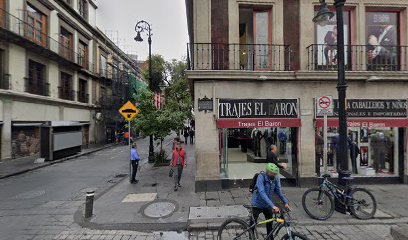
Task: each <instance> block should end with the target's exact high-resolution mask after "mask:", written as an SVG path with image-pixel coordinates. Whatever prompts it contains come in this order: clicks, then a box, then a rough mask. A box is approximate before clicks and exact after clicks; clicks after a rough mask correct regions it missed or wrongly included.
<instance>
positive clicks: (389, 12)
mask: <svg viewBox="0 0 408 240" xmlns="http://www.w3.org/2000/svg"><path fill="white" fill-rule="evenodd" d="M329 2H330V1H329ZM319 5H320V4H319V1H313V0H276V1H275V0H274V1H270V0H263V1H258V0H248V1H239V0H192V1H186V9H187V18H188V27H189V35H190V43H189V44H188V60H189V66H190V69H189V71H188V73H187V74H188V78H189V80H190V82H191V85H192V88H193V95H194V96H193V97H194V104H195V105H194V106H195V107H194V109H195V120H196V121H195V126H196V159H197V172H196V191H202V190H209V189H220V188H226V187H230V186H234V184H239V183H240V182H243V183H245V182H246V181H245V180H248V179H251V178H252V176H253V175H254V173H256V172H258V171H260V170H263V169H264V165H265V161H266V156H267V154H268V152H269V146H270V145H272V144H274V145H276V146H277V147H278V148H279V150H278V155H279V158H280V160H281V161H282V162H286V164H287V168H286V169H285V170H283V171H282V172H281V173H282V176H283V178H284V179H285V181H287V182H290V183H293V184H296V185H300V186H302V185H308V184H311V183H315V182H316V181H317V179H318V178H317V176H318V175H319V174H320V173H321V172H322V171H324V166H326V165H327V168H328V171H330V172H331V173H332V174H333V175H334V176H335V175H336V174H337V172H338V163H339V161H337V157H336V156H337V148H338V144H337V143H338V131H337V127H338V121H336V116H337V114H338V112H337V106H336V103H337V100H336V98H337V89H336V86H337V49H336V44H337V28H336V27H335V26H336V20H335V19H336V18H333V19H332V20H331V21H330V22H329V23H328V24H327V25H325V26H320V25H317V24H314V23H313V22H312V19H313V17H314V15H315V14H316V12H317V11H318V10H319ZM329 5H330V3H329ZM331 10H332V11H335V9H334V8H331ZM407 10H408V5H407V4H406V3H403V2H402V1H399V0H389V1H387V3H384V1H379V0H362V1H355V0H349V1H347V2H346V6H345V8H344V30H345V43H346V48H345V56H346V59H345V61H346V62H345V64H346V79H347V83H348V88H347V103H346V105H347V115H348V134H349V136H348V143H349V154H348V155H349V157H348V161H349V169H350V170H351V171H353V176H354V177H355V179H356V180H355V181H365V182H370V183H380V182H382V183H384V182H407V181H408V177H407V176H408V168H407V167H408V164H407V130H406V128H407V127H408V119H407V99H408V91H407V90H408V82H407V81H408V77H407V70H408V65H407V63H408V58H407V57H408V55H407V43H406V41H407V40H408V29H407V28H408V26H407V24H406V23H407V17H408V15H407ZM322 96H333V102H334V109H333V114H334V116H330V117H328V118H329V119H328V134H327V139H328V140H327V143H328V145H327V148H326V149H327V164H325V163H324V161H323V159H325V158H324V154H323V153H324V148H323V145H324V144H323V143H324V139H323V136H322V135H323V118H322V116H321V115H320V114H318V113H317V111H316V110H317V108H318V107H317V104H318V103H317V100H318V99H319V98H320V97H322ZM329 99H330V100H331V98H329ZM322 104H323V105H324V104H325V102H324V101H323V102H322Z"/></svg>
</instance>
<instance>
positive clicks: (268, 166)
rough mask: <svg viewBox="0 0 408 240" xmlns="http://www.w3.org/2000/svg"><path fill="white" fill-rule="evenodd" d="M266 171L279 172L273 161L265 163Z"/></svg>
mask: <svg viewBox="0 0 408 240" xmlns="http://www.w3.org/2000/svg"><path fill="white" fill-rule="evenodd" d="M266 171H267V172H271V173H275V174H279V168H278V166H276V164H274V163H268V164H266Z"/></svg>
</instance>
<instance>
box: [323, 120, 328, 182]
mask: <svg viewBox="0 0 408 240" xmlns="http://www.w3.org/2000/svg"><path fill="white" fill-rule="evenodd" d="M323 141H324V143H323V168H324V170H323V171H324V174H326V173H327V113H325V114H324V125H323Z"/></svg>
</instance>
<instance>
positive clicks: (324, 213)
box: [302, 188, 334, 220]
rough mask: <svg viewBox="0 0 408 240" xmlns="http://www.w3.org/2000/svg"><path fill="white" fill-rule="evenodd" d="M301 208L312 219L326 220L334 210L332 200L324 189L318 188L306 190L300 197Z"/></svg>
mask: <svg viewBox="0 0 408 240" xmlns="http://www.w3.org/2000/svg"><path fill="white" fill-rule="evenodd" d="M302 205H303V209H304V210H305V212H306V213H307V215H309V216H310V217H311V218H313V219H317V220H326V219H328V218H329V217H331V215H333V212H334V200H333V198H332V197H331V196H330V194H329V193H328V192H326V191H321V190H320V189H319V188H311V189H309V190H307V191H306V192H305V193H304V194H303V197H302Z"/></svg>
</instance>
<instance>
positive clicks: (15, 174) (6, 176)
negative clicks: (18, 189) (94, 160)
mask: <svg viewBox="0 0 408 240" xmlns="http://www.w3.org/2000/svg"><path fill="white" fill-rule="evenodd" d="M113 146H115V145H114V144H108V145H105V146H103V147H99V148H95V149H92V150H90V151H87V152H84V153H79V154H76V155H73V156H69V157H65V158H61V159H58V160H54V161H50V162H46V163H44V164H42V165H39V166H34V167H31V168H28V169H24V170H21V171H17V172H14V173H10V174H7V175H3V176H0V179H5V178H9V177H13V176H17V175H21V174H24V173H27V172H31V171H34V170H37V169H40V168H44V167H48V166H51V165H54V164H57V163H62V162H65V161H68V160H71V159H75V158H79V157H82V156H86V155H89V154H92V153H95V152H98V151H101V150H104V149H107V148H110V147H113Z"/></svg>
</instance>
